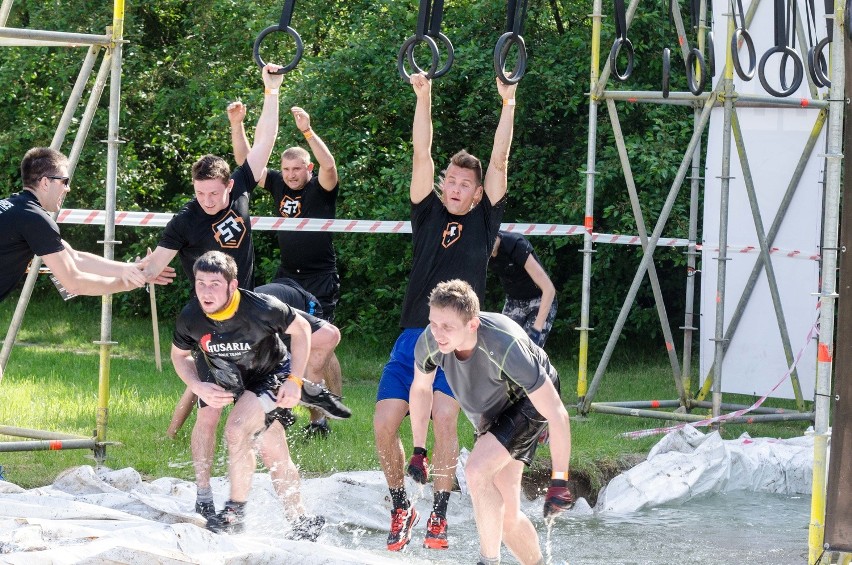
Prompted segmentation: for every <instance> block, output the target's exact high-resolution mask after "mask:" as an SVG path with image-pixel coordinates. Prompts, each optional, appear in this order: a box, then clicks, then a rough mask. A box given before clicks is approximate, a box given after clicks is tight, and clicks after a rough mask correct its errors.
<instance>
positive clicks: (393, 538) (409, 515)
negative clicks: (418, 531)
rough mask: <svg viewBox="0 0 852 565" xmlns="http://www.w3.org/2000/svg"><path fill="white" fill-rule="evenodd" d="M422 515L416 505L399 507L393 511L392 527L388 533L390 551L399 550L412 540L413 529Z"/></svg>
mask: <svg viewBox="0 0 852 565" xmlns="http://www.w3.org/2000/svg"><path fill="white" fill-rule="evenodd" d="M419 519H420V516H419V515H418V514H417V510H415V509H414V507H413V506H412V507H410V508H408V509H405V508H397V509H395V510H393V511H392V512H391V527H390V533H389V534H388V551H399V550H401V549H402V548H403V547H405V546H406V545H408V542H410V541H411V530H413V529H414V526H415V525H416V524H417V521H418V520H419Z"/></svg>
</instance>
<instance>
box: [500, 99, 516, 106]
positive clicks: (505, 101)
mask: <svg viewBox="0 0 852 565" xmlns="http://www.w3.org/2000/svg"><path fill="white" fill-rule="evenodd" d="M514 105H515V99H514V98H504V99H503V106H514Z"/></svg>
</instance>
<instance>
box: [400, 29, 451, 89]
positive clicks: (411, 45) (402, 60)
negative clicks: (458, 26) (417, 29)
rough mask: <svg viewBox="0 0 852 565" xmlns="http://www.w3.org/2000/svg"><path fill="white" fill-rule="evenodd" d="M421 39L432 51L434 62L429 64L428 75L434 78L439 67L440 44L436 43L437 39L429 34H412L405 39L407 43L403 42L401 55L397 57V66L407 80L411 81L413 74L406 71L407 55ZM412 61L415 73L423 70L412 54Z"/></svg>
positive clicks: (401, 75) (403, 78)
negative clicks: (419, 35)
mask: <svg viewBox="0 0 852 565" xmlns="http://www.w3.org/2000/svg"><path fill="white" fill-rule="evenodd" d="M420 41H425V42H426V45H428V46H429V50H430V51H432V64H431V65H430V66H429V70H428V71H426V77H427V78H430V79H431V78H432V77H434V76H435V71H436V70H437V69H438V63H439V57H440V55H439V54H438V46H437V45H436V44H435V40H434V39H432V38H431V37H429V36H428V35H424V36H423V37H417V36H416V35H412V36H411V37H409V38H408V39H406V40H405V43H403V44H402V47H400V49H399V55H397V58H396V68H397V70H399V76H400V77H402V80H404V81H405V82H408V83H410V82H411V75H409V74H408V73H406V72H405V57H406V54H407V53H408V52H409V50H413V49H414V45H415V44H417V43H419V42H420ZM409 60H410V61H411V63H412V68H413V70H414V72H415V73H419V72H421V69H420V67H418V66H417V65H416V64H414V57H413V56H411V58H410V59H409Z"/></svg>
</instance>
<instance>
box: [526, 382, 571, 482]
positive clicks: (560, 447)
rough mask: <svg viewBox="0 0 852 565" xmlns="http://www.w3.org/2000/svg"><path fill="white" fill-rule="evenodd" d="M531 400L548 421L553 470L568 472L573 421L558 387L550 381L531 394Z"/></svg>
mask: <svg viewBox="0 0 852 565" xmlns="http://www.w3.org/2000/svg"><path fill="white" fill-rule="evenodd" d="M529 399H530V402H531V403H532V405H533V406H535V409H536V410H538V413H539V414H541V415H542V416H544V417H545V418H546V419H547V426H548V429H549V431H550V456H551V458H552V459H553V470H554V471H567V470H568V463H569V462H570V460H571V420H570V418H569V417H568V411H567V410H565V405H564V404H562V399H561V398H559V393H558V392H557V391H556V387H554V386H553V383H552V382H551V381H550V379H548V380H547V381H545V383H544V385H543V386H540V387H539V388H538V389H536V391H535V392H531V393H530V394H529Z"/></svg>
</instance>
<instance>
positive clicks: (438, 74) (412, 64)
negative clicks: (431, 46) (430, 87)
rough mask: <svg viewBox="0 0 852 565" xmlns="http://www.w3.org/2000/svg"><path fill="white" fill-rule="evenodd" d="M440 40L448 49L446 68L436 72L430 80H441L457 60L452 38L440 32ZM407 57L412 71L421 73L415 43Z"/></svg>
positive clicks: (407, 52) (409, 49)
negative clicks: (415, 53)
mask: <svg viewBox="0 0 852 565" xmlns="http://www.w3.org/2000/svg"><path fill="white" fill-rule="evenodd" d="M429 37H432V36H431V35H430V36H429ZM432 39H433V41H434V39H435V38H434V37H433V38H432ZM438 39H439V40H440V41H441V43H443V44H444V47H446V49H447V62H446V63H445V64H444V66H443V67H442V68H441V69H439V70H437V71H435V74H433V75H432V76H431V77H429V78H441V77H442V76H444V75H445V74H447V72H448V71H449V70H450V67H452V66H453V61H455V58H456V55H455V50H454V49H453V44H452V43H450V38H449V37H447V36H446V35H444V34H443V33H440V32H439V33H438ZM435 45H437V43H435ZM405 55H406V57H407V58H408V65H409V66H410V67H411V69H412V70H413V71H414V72H416V73H419V72H421V70H422V69H421V68H420V67H418V66H417V63H415V62H414V44H413V43H412V44H411V46H410V47H409V48H408V51H406V53H405Z"/></svg>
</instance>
